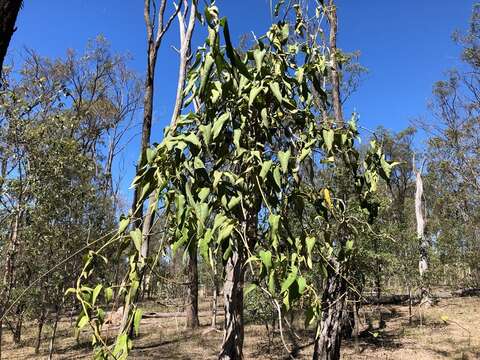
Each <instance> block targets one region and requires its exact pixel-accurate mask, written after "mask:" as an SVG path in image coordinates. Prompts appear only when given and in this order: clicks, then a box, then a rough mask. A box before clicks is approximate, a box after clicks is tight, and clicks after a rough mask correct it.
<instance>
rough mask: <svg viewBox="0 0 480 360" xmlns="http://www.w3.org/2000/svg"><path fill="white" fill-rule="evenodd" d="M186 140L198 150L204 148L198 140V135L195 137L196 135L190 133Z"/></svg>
mask: <svg viewBox="0 0 480 360" xmlns="http://www.w3.org/2000/svg"><path fill="white" fill-rule="evenodd" d="M184 140H185V141H186V142H188V143H190V144H192V145H194V146H196V147H197V148H198V149H200V148H201V147H202V144H201V143H200V140H198V137H197V135H195V134H194V133H190V134H188V135H187V136H186V137H185V138H184Z"/></svg>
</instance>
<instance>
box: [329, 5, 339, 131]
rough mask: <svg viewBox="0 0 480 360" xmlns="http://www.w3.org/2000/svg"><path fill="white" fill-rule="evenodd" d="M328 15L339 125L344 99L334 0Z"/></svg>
mask: <svg viewBox="0 0 480 360" xmlns="http://www.w3.org/2000/svg"><path fill="white" fill-rule="evenodd" d="M326 15H327V18H328V22H329V24H330V38H329V43H330V44H329V45H330V46H329V47H330V61H331V70H330V71H331V72H330V81H331V82H332V105H333V113H334V116H335V123H336V125H337V126H338V127H342V126H343V111H342V101H341V99H340V72H339V69H338V61H337V56H338V55H337V32H338V19H337V7H336V5H335V2H334V0H330V2H329V5H328V8H327V9H326Z"/></svg>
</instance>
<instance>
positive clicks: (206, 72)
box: [76, 6, 391, 356]
mask: <svg viewBox="0 0 480 360" xmlns="http://www.w3.org/2000/svg"><path fill="white" fill-rule="evenodd" d="M205 20H206V24H207V26H208V32H209V36H208V38H207V40H206V43H205V46H204V47H203V48H201V49H200V50H199V53H198V54H197V56H196V62H195V64H194V65H193V67H192V69H191V71H190V73H189V76H188V83H187V93H186V94H185V95H186V96H187V97H188V98H189V99H190V100H187V104H186V105H185V106H188V104H189V102H190V101H192V99H194V98H195V99H196V100H197V101H198V103H200V104H201V108H200V109H199V111H197V112H190V113H188V114H187V115H183V116H182V117H181V118H180V120H179V122H178V123H177V125H176V127H175V128H171V129H166V131H165V136H164V139H163V141H162V142H161V143H160V144H159V145H157V146H156V147H155V148H154V149H152V150H149V153H150V156H143V158H144V159H146V162H145V163H144V164H143V167H142V168H141V170H140V172H139V173H140V175H138V176H137V177H136V179H135V180H134V186H136V187H138V188H140V189H143V190H144V191H143V192H142V198H146V197H148V196H149V195H150V194H151V193H154V194H155V196H156V197H157V203H158V204H161V205H162V207H163V208H164V215H165V216H166V217H167V223H168V224H169V228H170V237H171V239H172V240H171V246H172V249H173V250H174V251H178V250H179V249H187V248H188V247H190V246H197V247H199V251H200V253H201V254H202V255H203V256H204V258H205V259H204V260H205V261H206V262H210V261H211V259H212V258H214V257H216V256H218V257H220V258H222V259H223V260H224V262H227V260H229V259H230V258H231V257H232V256H233V254H237V255H238V254H240V255H238V256H240V261H242V263H243V266H246V265H249V266H250V268H251V270H252V275H253V276H254V277H255V279H254V280H255V281H254V282H255V283H256V284H257V285H258V286H261V287H262V288H263V290H264V291H267V292H269V293H270V294H271V296H273V297H279V298H282V299H283V304H284V307H285V308H286V309H289V308H290V307H291V306H292V304H293V303H294V302H296V301H298V300H299V299H300V298H301V297H304V298H305V299H306V300H307V302H306V303H307V304H308V306H307V307H308V309H310V310H309V311H310V313H311V314H314V316H319V315H320V312H319V310H318V304H319V295H318V293H317V291H316V290H315V287H314V286H312V283H311V281H312V277H311V276H309V273H310V271H311V269H312V266H313V265H312V254H313V253H322V254H325V256H326V258H328V257H329V256H332V255H333V253H332V252H331V250H329V249H332V245H333V243H334V242H333V240H331V239H330V234H331V233H332V230H334V226H341V227H342V228H343V227H345V229H344V230H342V231H349V232H352V231H355V224H354V223H353V220H352V219H351V217H353V216H357V214H358V212H360V213H362V214H363V213H365V214H366V215H367V216H369V217H370V218H372V217H374V215H375V211H376V206H377V205H376V203H375V201H372V200H373V199H372V194H373V193H374V192H375V190H376V188H377V182H378V180H379V179H380V177H381V176H386V174H387V172H388V171H390V169H391V164H390V163H388V162H386V161H385V158H384V156H383V154H382V151H381V149H380V147H379V146H378V144H377V143H375V142H372V144H371V147H370V150H369V152H368V154H367V155H366V156H365V159H364V160H365V161H363V162H362V160H360V156H359V153H358V151H357V149H356V147H355V139H356V138H357V137H358V135H359V134H358V132H357V129H356V124H355V120H352V121H351V122H350V123H349V124H345V125H340V124H339V125H338V126H335V125H333V124H332V121H331V119H322V118H320V117H319V115H318V113H319V112H318V108H317V107H316V105H315V95H314V94H313V91H312V88H314V87H317V85H318V76H319V74H326V71H327V68H326V67H325V63H326V61H325V58H324V55H322V54H323V52H322V51H321V49H320V47H319V46H318V45H316V46H307V45H306V43H305V42H303V41H302V36H303V35H302V33H301V32H300V31H294V32H292V33H291V27H290V25H289V23H288V22H285V23H283V22H280V23H278V24H274V25H273V26H272V27H271V29H270V31H269V32H268V33H267V35H266V36H263V37H260V38H258V39H257V42H256V44H255V45H254V46H253V48H252V49H250V50H247V51H246V52H245V53H244V54H241V53H239V52H238V51H237V50H235V49H234V48H233V46H232V44H231V40H230V34H229V29H228V23H227V20H226V19H224V18H223V19H220V18H219V15H218V9H217V8H216V7H215V6H210V7H207V8H206V10H205ZM222 35H223V36H222ZM292 39H294V40H295V41H294V42H293V43H292V42H291V41H292ZM221 43H224V44H225V46H221V45H220V44H221ZM316 93H317V94H320V96H322V97H325V98H326V97H327V95H326V93H325V92H324V90H323V89H321V88H316ZM312 163H315V164H319V165H320V164H322V165H321V166H322V167H325V169H336V167H338V166H340V165H341V166H342V169H344V170H343V171H344V172H345V173H347V174H349V176H348V182H349V184H348V186H349V191H350V193H351V194H354V195H355V200H354V201H352V202H351V204H350V200H349V203H348V204H345V202H344V200H343V194H342V191H343V189H342V188H339V187H338V186H333V185H335V184H334V183H331V182H329V181H328V177H326V178H325V181H324V183H323V184H312V183H311V182H310V181H309V176H308V173H307V171H306V169H308V168H309V167H311V164H312ZM335 176H337V174H336V175H335ZM294 205H295V207H296V211H297V213H298V214H300V217H301V218H302V216H303V214H304V213H305V212H306V210H307V209H308V210H309V211H310V212H311V216H312V217H314V218H315V219H316V224H315V228H314V229H312V228H308V227H300V228H294V227H292V225H294V224H293V223H292V221H291V214H292V210H293V207H294ZM347 205H348V206H347ZM334 224H336V225H334ZM317 225H318V226H317ZM122 229H124V230H126V227H125V223H124V224H122ZM333 233H334V232H333ZM117 240H118V241H121V242H122V246H128V245H130V247H129V248H130V249H131V250H130V255H129V264H130V272H129V275H128V277H127V278H126V279H125V282H124V284H123V288H122V290H121V291H120V293H121V294H122V296H123V297H124V301H125V303H127V304H128V303H132V301H133V299H134V298H135V296H136V294H137V292H138V288H139V283H138V281H139V274H140V273H141V271H142V269H143V268H144V266H145V259H144V258H143V257H142V255H141V252H140V251H139V247H140V241H141V236H140V234H139V233H130V235H129V236H126V235H122V234H121V235H120V236H119V238H118V239H117ZM353 248H354V243H353V238H352V239H350V240H349V241H347V242H345V243H343V242H340V243H339V248H338V249H337V254H335V255H336V256H338V257H339V259H340V260H341V261H344V262H348V261H349V259H350V256H351V254H352V252H353ZM97 254H98V252H97ZM241 254H246V257H245V258H242V257H241V256H242V255H241ZM94 256H96V255H95V254H92V259H93V257H94ZM322 262H323V263H324V264H325V261H324V260H322ZM324 266H326V265H324ZM91 271H93V267H92V265H91V262H90V263H88V261H87V264H86V265H85V268H84V272H83V274H84V276H83V278H81V279H79V281H78V284H77V290H76V291H77V297H78V298H79V299H80V301H81V302H82V306H83V307H84V309H85V313H87V314H92V315H91V316H90V317H91V318H92V319H95V316H94V310H95V308H94V307H93V306H92V302H91V300H90V299H89V298H88V297H83V296H79V295H80V294H81V293H82V283H83V281H85V280H88V278H89V276H90V273H91ZM265 285H267V288H268V289H267V288H265V287H264V286H265ZM254 291H255V290H254ZM135 311H136V309H132V311H131V312H130V314H129V319H130V320H129V321H133V319H134V314H135ZM100 325H101V323H100V322H99V321H97V320H94V324H93V325H92V326H93V328H94V330H95V335H96V338H95V339H94V344H96V345H101V342H102V338H101V336H97V331H98V330H99V327H100ZM127 329H128V327H127ZM124 335H127V334H126V333H124V334H122V335H121V336H120V337H119V338H118V339H117V345H116V346H117V347H118V346H119V342H120V340H121V343H122V344H124V346H122V347H121V349H122V351H128V348H129V347H128V343H126V342H125V341H124ZM125 344H127V345H125ZM117 347H115V349H114V353H115V351H117V350H118V349H117ZM119 349H120V348H119ZM118 351H120V350H118ZM98 354H100V355H99V356H108V353H107V352H106V349H105V348H99V353H98ZM123 354H124V353H123V352H122V356H123Z"/></svg>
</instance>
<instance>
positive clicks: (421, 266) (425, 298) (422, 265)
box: [413, 156, 430, 305]
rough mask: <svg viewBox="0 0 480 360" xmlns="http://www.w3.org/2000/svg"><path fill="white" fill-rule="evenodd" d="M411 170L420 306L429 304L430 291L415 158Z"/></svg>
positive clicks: (421, 194)
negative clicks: (418, 257) (413, 173)
mask: <svg viewBox="0 0 480 360" xmlns="http://www.w3.org/2000/svg"><path fill="white" fill-rule="evenodd" d="M413 169H414V172H415V188H416V190H415V218H416V221H417V239H418V242H419V248H420V251H419V253H420V259H419V261H418V271H419V275H420V291H421V304H425V305H429V304H430V291H429V288H428V284H427V279H426V275H427V271H428V241H427V239H426V237H425V218H424V213H423V209H422V197H423V180H422V169H417V168H416V165H415V156H414V157H413Z"/></svg>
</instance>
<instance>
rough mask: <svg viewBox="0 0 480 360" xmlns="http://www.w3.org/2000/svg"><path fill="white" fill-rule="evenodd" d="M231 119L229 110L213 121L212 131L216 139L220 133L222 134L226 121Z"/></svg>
mask: <svg viewBox="0 0 480 360" xmlns="http://www.w3.org/2000/svg"><path fill="white" fill-rule="evenodd" d="M228 119H230V113H229V112H227V113H223V114H222V115H220V116H219V117H218V118H217V119H216V120H215V122H214V123H213V129H212V132H213V140H215V139H216V138H217V137H218V135H220V132H221V131H222V129H223V125H225V122H226V121H227V120H228Z"/></svg>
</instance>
